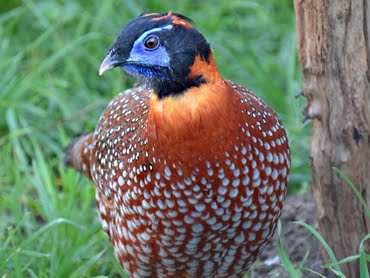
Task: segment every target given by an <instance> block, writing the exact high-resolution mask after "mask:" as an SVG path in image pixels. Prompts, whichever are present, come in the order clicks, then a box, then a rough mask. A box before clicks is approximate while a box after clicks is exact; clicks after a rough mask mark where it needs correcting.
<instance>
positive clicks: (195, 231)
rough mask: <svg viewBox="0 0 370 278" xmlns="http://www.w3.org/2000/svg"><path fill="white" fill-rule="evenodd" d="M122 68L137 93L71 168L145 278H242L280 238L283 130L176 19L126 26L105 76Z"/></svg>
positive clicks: (80, 150) (83, 139) (114, 109)
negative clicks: (91, 189)
mask: <svg viewBox="0 0 370 278" xmlns="http://www.w3.org/2000/svg"><path fill="white" fill-rule="evenodd" d="M235 62H236V61H235ZM222 66H224V67H227V65H222ZM116 67H117V68H121V69H123V71H124V72H126V73H127V74H128V75H130V76H132V77H133V78H134V79H135V80H136V81H137V83H136V84H135V85H134V86H133V88H131V89H128V90H125V91H123V92H121V93H120V94H118V95H117V96H116V97H115V98H114V99H113V100H112V101H111V102H110V103H109V104H108V106H107V107H106V109H105V111H104V112H103V114H102V115H101V117H100V119H99V121H98V124H97V126H96V128H95V130H93V131H91V132H87V133H83V134H81V135H79V136H77V137H76V138H75V139H74V140H73V142H72V143H71V144H70V145H69V146H68V147H67V149H66V153H65V156H66V157H65V159H66V163H67V165H68V166H70V167H73V168H75V169H76V170H77V171H79V172H82V173H83V174H84V175H86V176H87V177H88V178H89V179H90V180H92V181H93V183H94V184H95V186H96V205H97V210H98V214H99V219H100V222H101V225H102V228H103V230H104V231H105V233H106V235H107V236H108V238H109V240H110V242H111V244H112V245H113V249H114V253H115V256H116V257H117V259H118V260H119V262H120V264H121V266H122V267H123V269H124V270H125V271H126V272H127V273H128V274H129V275H130V277H135V278H136V277H188V278H190V277H243V275H244V274H245V273H246V271H248V270H249V269H250V268H251V266H252V265H253V263H254V262H255V260H256V258H257V257H258V255H259V254H260V253H261V252H262V250H263V248H264V246H265V245H266V244H267V243H268V242H269V241H270V240H271V237H272V235H273V234H274V231H275V228H276V226H277V222H278V220H279V217H280V215H281V212H282V206H283V201H284V199H285V196H286V192H287V185H288V176H289V171H290V149H289V144H288V138H287V133H286V131H285V129H284V126H283V124H282V122H281V120H280V119H279V118H278V116H277V114H276V113H275V112H274V111H273V110H272V109H271V108H270V107H269V106H268V105H267V104H266V103H265V102H264V101H262V100H261V99H260V98H259V97H257V96H256V95H254V94H253V93H252V92H251V91H249V90H247V89H245V88H244V87H242V86H241V85H238V84H237V83H234V82H232V81H229V80H227V79H224V78H223V77H222V76H221V75H220V73H219V70H218V67H217V65H216V62H215V59H214V56H213V49H212V48H211V46H210V44H209V43H208V41H207V40H206V39H205V37H204V36H203V35H202V33H201V32H200V31H199V30H198V29H197V28H196V27H195V26H194V22H193V21H192V20H191V19H189V18H188V17H186V16H184V15H181V14H178V13H172V12H166V13H143V14H140V15H139V16H137V17H135V18H134V19H132V20H131V21H130V22H128V23H127V24H126V25H125V26H124V27H123V29H122V31H121V32H120V34H119V36H118V38H117V39H116V40H115V42H114V43H113V44H112V46H111V47H110V48H109V51H108V54H107V55H106V57H105V59H104V60H103V62H102V63H101V66H100V69H99V74H100V75H102V74H103V73H105V72H106V71H107V70H109V69H111V68H116Z"/></svg>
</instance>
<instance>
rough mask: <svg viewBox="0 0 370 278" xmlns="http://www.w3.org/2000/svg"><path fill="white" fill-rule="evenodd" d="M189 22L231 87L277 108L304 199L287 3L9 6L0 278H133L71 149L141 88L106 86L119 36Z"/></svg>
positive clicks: (2, 20)
mask: <svg viewBox="0 0 370 278" xmlns="http://www.w3.org/2000/svg"><path fill="white" fill-rule="evenodd" d="M168 10H172V11H174V12H180V13H183V14H185V15H187V16H189V17H190V18H192V19H193V20H194V21H195V22H196V24H197V26H198V28H199V29H200V30H201V31H202V32H203V33H204V34H205V36H206V37H207V38H208V40H209V41H210V43H211V45H212V47H213V49H214V52H215V57H216V60H217V63H218V66H219V69H220V71H221V73H222V75H223V76H224V77H225V78H228V79H231V80H233V81H236V82H238V83H240V84H242V85H244V86H246V87H247V88H249V89H252V90H253V91H254V92H255V93H256V94H257V95H259V96H260V97H262V98H263V99H264V100H265V101H266V102H267V103H268V104H270V105H271V106H272V107H273V108H274V109H275V110H276V111H277V112H278V114H279V115H280V116H281V118H282V120H283V123H284V125H285V126H286V128H287V129H288V136H289V139H290V144H291V149H292V157H293V162H292V170H291V178H290V190H291V192H294V191H299V190H302V188H307V185H308V184H309V182H310V178H309V171H308V140H309V139H308V138H309V129H308V127H307V126H305V127H302V125H301V122H300V119H301V117H302V116H301V113H300V109H301V107H302V106H303V104H304V100H302V99H301V100H296V99H295V98H294V94H295V93H296V92H297V91H299V90H300V86H301V85H300V76H299V68H298V63H297V59H296V49H295V47H296V46H295V45H296V42H295V29H294V28H295V27H294V14H293V7H292V3H291V1H290V0H284V1H280V0H274V1H270V0H263V1H257V0H255V1H221V0H218V1H203V2H196V3H194V1H190V0H182V1H174V3H173V4H171V5H169V4H165V3H163V1H87V0H80V1H73V2H72V1H48V0H37V1H36V0H34V1H32V0H24V1H21V0H15V1H7V2H6V4H5V2H4V3H2V4H1V6H0V57H1V59H0V73H1V78H0V88H1V90H0V157H1V158H2V161H1V163H0V273H1V274H2V275H5V276H6V277H90V276H97V275H108V276H110V277H113V276H117V275H121V276H124V274H123V272H122V270H121V269H120V267H119V265H118V263H117V261H116V259H115V258H114V256H113V252H112V248H111V246H110V244H109V243H108V241H107V239H106V238H105V235H104V233H103V232H102V230H101V227H100V224H99V222H98V218H97V213H96V209H95V203H94V194H95V193H94V188H93V186H92V185H91V184H90V183H89V182H87V180H86V179H85V178H84V177H82V176H81V175H79V174H76V173H75V172H73V171H72V170H66V169H65V168H64V166H63V163H62V161H63V148H64V147H65V146H66V145H67V144H68V142H70V141H71V138H73V136H74V134H77V133H81V132H83V131H88V130H91V129H93V128H94V127H95V124H96V122H97V120H98V118H99V116H100V114H101V112H102V110H103V109H104V106H105V105H106V104H107V102H108V101H109V100H110V99H111V98H113V97H114V96H115V95H116V94H117V93H118V92H120V91H122V90H123V89H125V88H128V87H130V86H131V85H132V80H129V79H128V78H127V76H125V75H123V74H122V72H120V71H119V70H115V71H111V72H109V74H107V75H104V77H99V76H98V68H99V65H100V62H101V61H102V59H103V58H104V57H105V54H106V52H107V50H108V48H109V46H110V44H111V43H112V42H113V40H114V39H115V38H116V36H117V34H118V33H119V31H120V29H121V27H122V26H123V25H124V24H125V23H126V22H127V21H129V20H130V19H132V18H133V17H135V16H137V15H138V14H140V13H141V12H143V11H154V12H162V11H168Z"/></svg>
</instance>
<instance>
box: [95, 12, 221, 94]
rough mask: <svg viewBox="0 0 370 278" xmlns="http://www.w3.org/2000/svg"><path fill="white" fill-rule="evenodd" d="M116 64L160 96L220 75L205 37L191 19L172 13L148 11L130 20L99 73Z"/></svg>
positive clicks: (182, 90) (180, 90) (182, 89)
mask: <svg viewBox="0 0 370 278" xmlns="http://www.w3.org/2000/svg"><path fill="white" fill-rule="evenodd" d="M113 67H121V68H123V69H124V70H125V71H127V72H128V73H133V74H135V75H138V76H139V77H140V79H141V81H142V82H143V83H145V84H146V85H147V86H149V87H150V88H152V89H153V90H154V91H155V93H156V94H157V95H158V97H159V98H162V97H165V96H168V95H176V94H181V93H183V92H184V91H186V90H187V89H189V88H191V87H199V86H201V84H204V83H207V82H208V81H209V80H208V78H207V77H208V76H211V75H212V74H211V73H217V74H218V71H217V67H216V64H215V62H214V60H213V56H212V51H211V48H210V45H209V43H208V42H207V41H206V39H205V38H204V36H203V35H202V34H201V33H200V32H199V31H198V30H197V29H195V28H194V27H193V26H192V22H191V20H190V19H189V18H187V17H185V16H182V15H180V14H175V13H171V12H169V13H165V14H153V13H146V14H142V15H140V16H138V17H136V18H135V19H133V20H132V21H130V22H129V23H128V24H127V25H126V26H125V27H124V28H123V29H122V31H121V33H120V35H119V36H118V38H117V40H116V41H115V42H114V43H113V45H112V46H111V48H110V49H109V51H108V54H107V56H106V58H105V59H104V61H103V62H102V64H101V66H100V70H99V74H100V75H101V74H103V73H104V72H105V71H106V70H108V69H110V68H113ZM213 75H214V74H213Z"/></svg>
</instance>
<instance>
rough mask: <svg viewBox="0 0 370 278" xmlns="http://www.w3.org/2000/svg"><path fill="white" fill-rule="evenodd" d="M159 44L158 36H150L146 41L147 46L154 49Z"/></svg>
mask: <svg viewBox="0 0 370 278" xmlns="http://www.w3.org/2000/svg"><path fill="white" fill-rule="evenodd" d="M157 45H158V39H157V38H156V37H150V38H148V39H147V40H146V41H145V47H146V48H149V49H153V48H155V47H156V46H157Z"/></svg>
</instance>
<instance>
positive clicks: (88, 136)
mask: <svg viewBox="0 0 370 278" xmlns="http://www.w3.org/2000/svg"><path fill="white" fill-rule="evenodd" d="M93 137H94V131H90V132H86V133H82V134H80V135H77V136H76V137H75V138H74V140H73V142H72V143H71V144H69V145H68V146H67V147H66V149H65V151H64V153H65V159H64V162H65V164H66V166H68V167H72V168H74V169H76V170H77V171H79V172H81V173H83V174H84V175H85V176H87V177H88V178H89V179H92V178H91V173H90V163H91V152H92V148H93V144H92V142H93Z"/></svg>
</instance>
